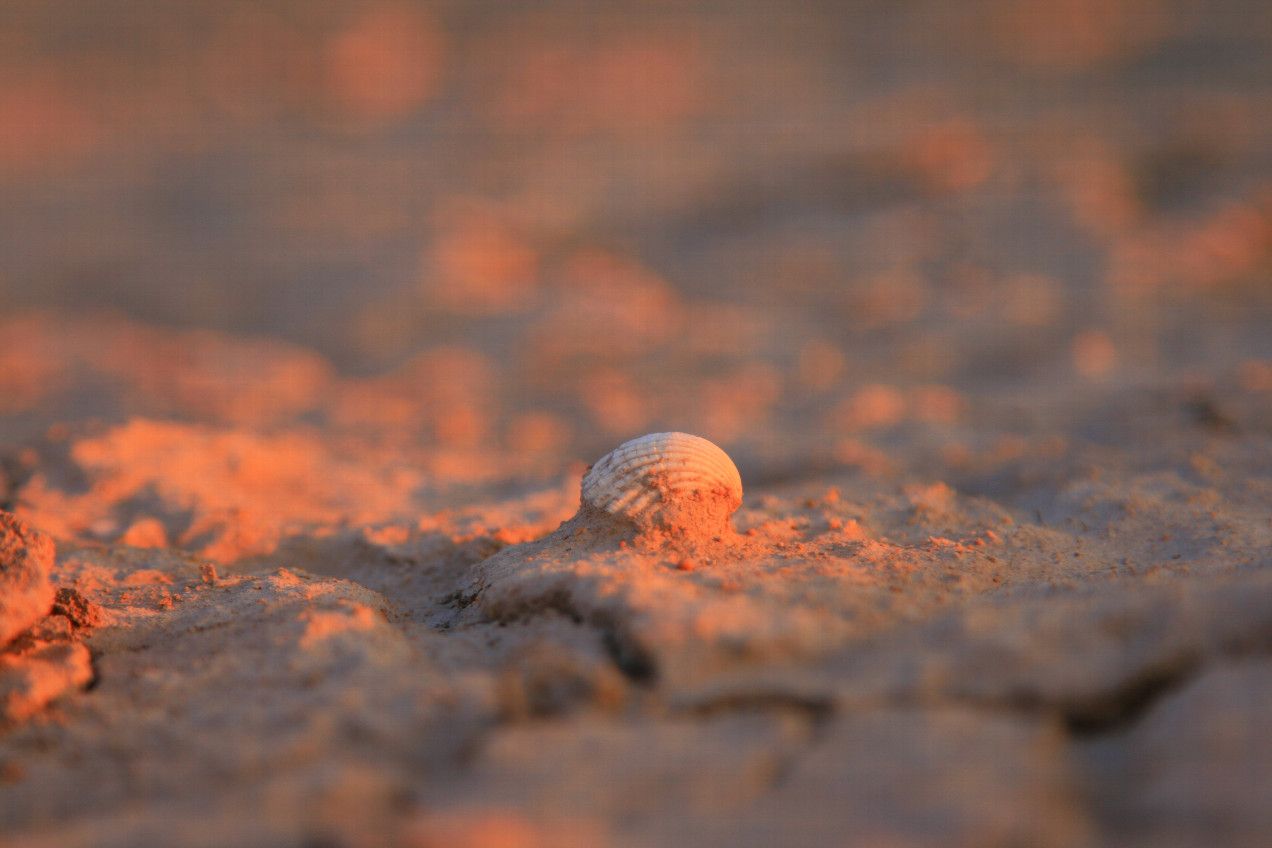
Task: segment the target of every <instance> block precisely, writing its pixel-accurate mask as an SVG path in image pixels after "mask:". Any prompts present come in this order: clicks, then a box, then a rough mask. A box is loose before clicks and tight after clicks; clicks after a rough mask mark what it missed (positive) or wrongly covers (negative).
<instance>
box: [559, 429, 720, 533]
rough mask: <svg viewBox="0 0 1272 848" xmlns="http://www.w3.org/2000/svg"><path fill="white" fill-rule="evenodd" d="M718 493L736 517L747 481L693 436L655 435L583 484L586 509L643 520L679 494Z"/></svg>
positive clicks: (601, 464)
mask: <svg viewBox="0 0 1272 848" xmlns="http://www.w3.org/2000/svg"><path fill="white" fill-rule="evenodd" d="M693 491H704V492H715V493H718V494H720V495H723V496H725V497H727V498H728V499H729V500H730V501H731V502H732V506H731V509H730V510H729V511H730V512H732V510H733V508H736V507H737V506H738V505H739V504H741V502H742V477H741V475H739V474H738V469H737V467H736V466H735V465H734V464H733V460H731V459H729V455H728V454H726V453H725V452H724V451H722V450H721V449H720V448H718V447H716V446H715V445H714V444H712V443H711V442H709V441H707V440H706V439H703V438H700V437H698V436H691V435H689V434H688V433H651V434H649V435H647V436H641V437H640V438H638V439H632V440H631V441H630V442H625V443H623V444H622V445H619V446H618V447H617V448H615V449H614V450H613V451H611V452H610V453H608V454H606V455H605V456H604V457H602V458H601V459H600V460H599V461H598V462H597V463H596V464H595V465H594V466H592V469H591V470H590V471H589V472H588V473H587V475H586V476H585V477H584V478H583V490H582V498H583V503H585V504H587V505H590V506H592V507H595V508H597V509H602V510H604V511H606V512H608V513H611V514H613V515H623V516H626V517H628V518H633V519H638V518H640V517H641V516H642V515H643V514H645V513H647V512H649V511H652V510H656V509H657V508H658V504H659V503H661V502H664V501H668V500H672V499H674V498H675V496H676V495H677V494H679V493H688V492H693Z"/></svg>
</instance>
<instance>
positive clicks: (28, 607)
mask: <svg viewBox="0 0 1272 848" xmlns="http://www.w3.org/2000/svg"><path fill="white" fill-rule="evenodd" d="M53 553H54V551H53V540H52V539H50V538H49V537H48V536H46V535H44V534H43V533H41V532H39V531H38V530H33V529H31V528H30V527H28V526H27V525H26V524H24V523H23V522H21V521H19V520H18V519H17V518H16V517H15V516H14V515H13V514H12V513H9V512H0V645H3V644H5V643H7V642H9V641H11V640H12V639H13V637H15V636H17V635H18V634H19V633H21V632H22V631H23V630H26V629H27V628H28V627H30V626H31V625H32V624H34V623H35V622H36V621H38V620H39V619H41V618H43V617H44V616H45V615H48V613H49V610H51V609H52V608H53V597H54V591H53V584H52V582H51V581H50V580H49V572H50V570H51V569H52V568H53Z"/></svg>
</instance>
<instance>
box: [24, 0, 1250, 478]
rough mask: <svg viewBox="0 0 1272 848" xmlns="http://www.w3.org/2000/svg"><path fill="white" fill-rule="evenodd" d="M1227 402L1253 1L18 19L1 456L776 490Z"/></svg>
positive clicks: (208, 7)
mask: <svg viewBox="0 0 1272 848" xmlns="http://www.w3.org/2000/svg"><path fill="white" fill-rule="evenodd" d="M1221 384H1222V385H1233V386H1237V387H1239V388H1240V390H1241V391H1246V392H1254V393H1260V392H1262V393H1266V392H1272V8H1270V7H1269V5H1268V4H1267V3H1266V2H1265V0H1249V2H1240V0H1232V1H1231V2H1224V3H1202V2H1190V0H969V2H960V3H948V2H941V0H931V1H930V2H927V1H925V0H900V1H899V0H886V2H885V0H880V2H812V1H811V0H810V1H809V2H777V0H730V2H727V3H723V2H705V1H703V0H700V1H699V2H677V0H632V2H606V3H581V2H552V1H551V0H548V2H538V3H507V2H490V0H469V2H450V1H449V0H437V1H436V2H425V3H416V2H407V0H383V1H381V0H374V1H373V2H355V0H250V2H234V1H233V0H227V1H226V2H164V3H161V2H156V0H120V2H114V3H91V2H80V1H78V0H75V1H73V2H41V0H11V2H6V3H4V4H3V5H0V444H6V445H12V444H16V443H18V442H20V441H21V440H23V439H27V438H30V437H32V436H33V435H34V434H37V433H41V432H43V431H44V430H45V428H47V427H48V426H49V424H51V423H53V422H55V421H69V420H80V419H89V418H91V419H98V420H105V421H111V420H121V419H123V418H126V417H128V416H132V415H150V416H160V417H163V416H175V417H186V418H192V419H198V420H209V421H215V422H226V423H230V424H241V425H249V426H253V427H273V426H280V425H286V426H293V425H305V426H320V427H327V428H334V429H337V430H341V431H348V432H356V433H360V434H362V435H364V436H367V437H371V438H375V439H386V440H390V441H395V440H397V441H403V442H411V443H418V444H428V445H435V446H440V447H443V448H448V449H451V448H453V449H455V450H468V449H474V450H476V449H491V450H499V451H507V452H508V453H510V454H512V455H516V456H519V457H523V458H526V457H536V456H537V457H540V458H541V459H542V461H543V463H544V464H545V465H546V466H552V465H554V464H559V462H560V461H561V460H562V459H563V458H572V459H578V458H583V459H594V458H595V456H598V455H599V454H600V453H602V452H604V451H605V450H608V449H609V448H610V447H612V446H613V445H615V444H617V443H618V442H619V441H621V440H622V439H624V438H628V437H630V436H633V435H637V434H639V433H642V432H647V431H652V430H659V429H683V430H688V431H691V432H696V433H700V434H702V435H704V436H707V437H708V438H711V439H713V440H715V441H717V442H719V443H721V444H722V445H725V446H728V447H732V448H735V449H736V448H741V450H742V452H743V454H744V455H745V456H746V457H748V459H747V460H746V461H745V462H746V463H749V464H750V465H751V466H753V468H752V469H751V470H753V471H758V472H759V473H762V474H765V475H768V477H769V478H771V479H774V480H776V479H780V478H781V477H782V476H783V475H791V474H797V473H802V471H803V470H807V469H812V470H816V469H819V468H827V467H838V466H843V465H861V466H864V467H872V466H880V465H881V464H884V465H886V464H887V462H888V461H889V460H888V458H887V456H888V454H887V451H888V449H889V446H892V447H896V446H897V445H904V446H908V447H911V448H913V447H918V448H921V449H923V450H927V449H928V448H930V450H931V452H932V454H933V456H938V457H940V458H941V461H943V462H957V461H959V458H960V457H961V456H963V455H964V454H965V453H966V452H967V451H969V450H974V449H975V448H976V445H975V440H976V438H977V435H976V434H977V433H981V432H984V431H985V430H986V428H987V427H993V428H995V430H996V432H1000V433H1001V432H1004V431H1011V430H1013V429H1015V430H1019V431H1021V432H1028V433H1037V432H1040V431H1042V430H1045V429H1046V428H1047V426H1048V425H1049V424H1050V423H1052V422H1053V421H1058V420H1060V419H1063V418H1064V417H1065V416H1066V415H1070V414H1072V410H1073V409H1075V408H1077V407H1082V406H1083V405H1085V404H1090V403H1100V402H1104V401H1102V400H1100V399H1107V398H1117V397H1120V396H1126V395H1127V393H1128V392H1129V393H1133V392H1134V391H1139V390H1156V389H1160V388H1161V387H1163V386H1166V387H1175V388H1171V389H1170V391H1178V392H1184V393H1185V394H1186V395H1187V397H1188V398H1192V400H1190V401H1189V402H1190V403H1193V406H1192V407H1191V408H1192V409H1193V410H1194V412H1195V413H1196V414H1197V415H1199V416H1200V417H1201V418H1202V419H1205V417H1206V415H1208V414H1209V415H1212V416H1213V417H1215V419H1216V420H1218V421H1220V422H1222V420H1223V414H1222V412H1221V411H1216V410H1215V409H1213V408H1209V407H1207V406H1206V405H1205V404H1206V401H1205V399H1204V397H1205V392H1207V391H1210V390H1211V388H1213V386H1215V385H1221ZM1180 386H1183V388H1179V387H1180ZM1180 397H1184V395H1180ZM1196 397H1201V398H1202V399H1201V400H1200V401H1197V400H1196ZM1198 404H1200V405H1198ZM1198 410H1200V412H1198ZM929 435H930V438H929ZM1094 435H1096V436H1098V435H1099V434H1098V433H1096V434H1094ZM960 451H962V452H963V453H960ZM745 470H747V469H746V468H744V471H745Z"/></svg>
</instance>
